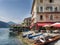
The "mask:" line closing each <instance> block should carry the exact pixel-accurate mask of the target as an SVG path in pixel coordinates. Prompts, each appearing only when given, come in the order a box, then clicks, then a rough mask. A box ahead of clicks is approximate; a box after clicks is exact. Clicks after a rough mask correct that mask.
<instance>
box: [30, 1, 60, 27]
mask: <svg viewBox="0 0 60 45" xmlns="http://www.w3.org/2000/svg"><path fill="white" fill-rule="evenodd" d="M31 14H32V19H31V20H32V22H31V25H36V27H37V28H39V27H40V26H43V25H44V24H50V23H54V22H60V0H33V4H32V10H31ZM42 23H43V24H42ZM31 27H32V26H31Z"/></svg>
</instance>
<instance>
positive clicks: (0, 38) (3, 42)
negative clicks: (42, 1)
mask: <svg viewBox="0 0 60 45" xmlns="http://www.w3.org/2000/svg"><path fill="white" fill-rule="evenodd" d="M9 32H10V31H9V28H0V45H22V42H21V41H19V40H18V39H17V38H16V37H13V36H11V37H10V36H9Z"/></svg>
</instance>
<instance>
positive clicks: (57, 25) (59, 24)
mask: <svg viewBox="0 0 60 45" xmlns="http://www.w3.org/2000/svg"><path fill="white" fill-rule="evenodd" d="M51 26H53V27H60V23H54V24H52V25H51Z"/></svg>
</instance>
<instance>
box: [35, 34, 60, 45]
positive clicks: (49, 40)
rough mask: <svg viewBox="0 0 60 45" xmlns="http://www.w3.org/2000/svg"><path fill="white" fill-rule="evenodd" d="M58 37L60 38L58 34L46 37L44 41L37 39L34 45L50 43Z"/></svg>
mask: <svg viewBox="0 0 60 45" xmlns="http://www.w3.org/2000/svg"><path fill="white" fill-rule="evenodd" d="M59 39H60V36H59V35H58V36H54V37H51V38H49V39H46V41H45V42H41V41H39V40H38V41H36V42H35V43H34V45H47V44H49V43H52V42H55V41H57V40H59Z"/></svg>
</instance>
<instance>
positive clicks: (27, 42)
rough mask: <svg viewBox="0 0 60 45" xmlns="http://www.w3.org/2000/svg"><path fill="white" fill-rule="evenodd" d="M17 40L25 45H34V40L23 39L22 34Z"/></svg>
mask: <svg viewBox="0 0 60 45" xmlns="http://www.w3.org/2000/svg"><path fill="white" fill-rule="evenodd" d="M17 38H18V39H19V40H20V41H22V43H23V45H33V44H34V41H33V40H30V39H28V38H23V37H22V34H20V35H19V36H17Z"/></svg>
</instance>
